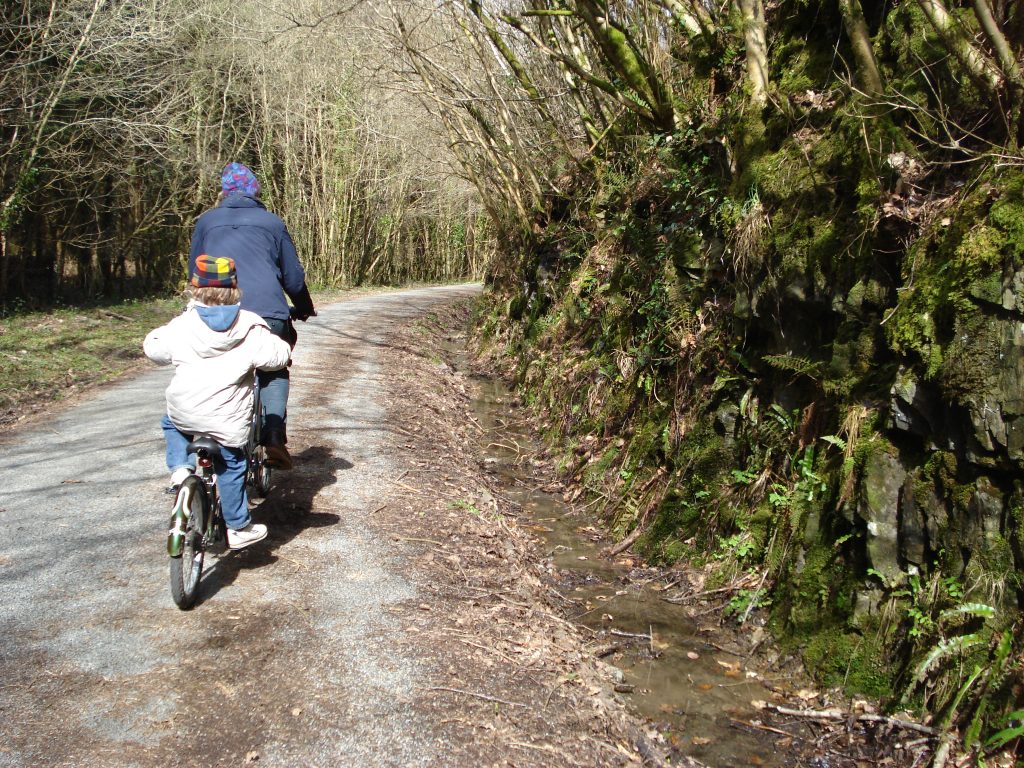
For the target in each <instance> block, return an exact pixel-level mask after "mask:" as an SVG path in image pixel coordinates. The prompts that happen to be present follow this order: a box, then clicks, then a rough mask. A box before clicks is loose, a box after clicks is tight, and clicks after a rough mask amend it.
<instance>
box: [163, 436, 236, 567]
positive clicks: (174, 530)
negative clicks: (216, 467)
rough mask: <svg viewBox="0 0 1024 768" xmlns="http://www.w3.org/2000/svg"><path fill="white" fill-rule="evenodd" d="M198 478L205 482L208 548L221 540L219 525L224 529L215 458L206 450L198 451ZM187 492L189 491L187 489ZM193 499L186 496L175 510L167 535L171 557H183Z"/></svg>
mask: <svg viewBox="0 0 1024 768" xmlns="http://www.w3.org/2000/svg"><path fill="white" fill-rule="evenodd" d="M196 476H197V477H198V478H199V479H200V480H202V482H203V486H202V487H203V493H204V494H205V496H206V498H205V499H204V502H205V504H204V506H205V508H206V527H205V530H204V531H203V542H202V546H203V548H206V547H208V546H210V545H211V544H213V543H214V542H216V541H217V540H218V539H219V538H220V534H219V533H218V530H217V528H218V525H219V526H220V528H221V529H223V527H224V526H223V523H222V522H221V521H222V519H223V518H222V517H221V511H220V497H219V495H218V493H217V475H216V474H215V473H214V471H213V457H212V456H211V455H210V454H209V452H208V451H207V450H206V449H205V448H199V449H198V450H197V451H196ZM186 492H187V489H186ZM191 501H192V500H191V498H190V497H188V496H185V498H184V499H183V502H184V503H182V504H177V505H176V506H175V509H174V516H173V517H172V518H171V528H170V530H169V531H168V533H167V554H168V555H169V556H171V557H181V553H182V548H183V546H184V543H185V529H186V527H187V525H188V516H187V514H186V512H185V510H186V509H190V508H191Z"/></svg>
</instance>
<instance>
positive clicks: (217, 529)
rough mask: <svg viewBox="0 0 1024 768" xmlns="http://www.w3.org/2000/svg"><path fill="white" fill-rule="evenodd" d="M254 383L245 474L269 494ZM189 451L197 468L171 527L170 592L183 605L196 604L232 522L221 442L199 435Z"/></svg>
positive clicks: (224, 547)
mask: <svg viewBox="0 0 1024 768" xmlns="http://www.w3.org/2000/svg"><path fill="white" fill-rule="evenodd" d="M253 389H254V396H253V413H252V421H251V422H250V426H249V439H248V440H247V441H246V444H245V458H246V473H245V477H246V484H247V485H250V486H251V487H252V488H253V490H254V491H255V495H257V496H260V497H264V496H266V495H267V493H268V492H269V491H270V480H271V474H272V473H271V468H270V467H269V466H267V463H266V452H265V450H264V448H263V446H262V445H260V434H261V431H262V421H263V409H262V406H261V402H260V393H259V385H258V383H256V382H254V383H253ZM188 452H189V453H195V454H196V471H195V472H194V473H193V474H191V475H189V476H188V477H186V478H185V480H184V481H183V482H182V483H181V485H180V486H179V488H178V492H177V494H176V495H175V497H174V507H173V509H172V511H171V521H170V529H169V530H168V533H167V555H168V556H169V557H170V581H171V598H172V599H173V600H174V603H175V605H177V606H178V607H179V608H180V609H182V610H183V611H185V610H188V609H189V608H191V607H192V606H194V605H195V602H196V598H197V597H198V594H199V580H200V577H201V576H202V573H203V561H204V559H205V557H206V553H207V552H210V553H211V554H221V553H223V552H225V551H226V550H227V525H226V524H225V522H224V516H223V514H222V513H221V503H220V494H219V493H218V490H217V475H216V473H215V472H214V460H215V459H217V458H219V456H220V445H219V444H218V443H217V441H216V440H213V439H212V438H209V437H200V438H198V439H194V440H192V442H190V443H189V444H188Z"/></svg>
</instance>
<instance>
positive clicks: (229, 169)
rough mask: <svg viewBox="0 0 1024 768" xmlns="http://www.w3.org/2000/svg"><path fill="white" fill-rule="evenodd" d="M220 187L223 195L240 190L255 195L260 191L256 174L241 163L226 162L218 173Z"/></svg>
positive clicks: (244, 193)
mask: <svg viewBox="0 0 1024 768" xmlns="http://www.w3.org/2000/svg"><path fill="white" fill-rule="evenodd" d="M220 188H221V191H223V192H224V194H225V195H230V194H231V193H232V192H241V193H242V194H243V195H249V196H250V197H256V195H258V194H259V193H260V182H259V180H258V179H257V178H256V174H254V173H253V172H252V171H250V170H249V169H248V168H247V167H245V166H244V165H242V164H241V163H228V164H227V165H225V166H224V170H223V171H221V174H220Z"/></svg>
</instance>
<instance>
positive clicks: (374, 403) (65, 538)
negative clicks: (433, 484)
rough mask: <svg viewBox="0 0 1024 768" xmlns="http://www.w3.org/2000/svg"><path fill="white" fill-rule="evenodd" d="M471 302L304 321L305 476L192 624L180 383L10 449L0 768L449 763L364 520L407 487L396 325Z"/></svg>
mask: <svg viewBox="0 0 1024 768" xmlns="http://www.w3.org/2000/svg"><path fill="white" fill-rule="evenodd" d="M477 290H478V288H477V287H476V286H460V287H454V288H440V289H423V290H416V291H406V292H402V293H396V294H390V295H384V296H374V297H368V298H361V299H357V300H351V301H346V302H343V303H340V304H335V305H333V306H331V307H328V308H325V309H324V310H323V311H322V312H321V314H320V317H318V318H316V319H314V320H312V321H311V322H309V323H307V324H305V325H302V326H300V329H299V330H300V334H301V336H300V342H299V347H298V349H297V352H296V356H295V367H294V377H295V378H294V383H293V390H292V399H291V412H292V420H291V424H290V438H291V448H292V452H293V454H294V455H295V456H296V465H297V469H296V471H295V472H293V473H290V475H287V474H285V473H279V474H278V475H277V476H276V478H275V480H276V486H277V487H276V488H275V490H274V491H273V492H272V494H271V498H270V499H268V500H267V501H265V502H262V503H260V504H259V505H257V506H256V507H255V508H254V510H253V514H254V517H255V519H256V520H262V521H265V522H267V523H268V524H269V525H270V526H271V536H270V538H269V540H268V542H267V544H266V546H260V545H257V546H256V547H254V548H252V549H251V550H246V551H244V552H240V553H232V554H229V555H227V556H225V557H224V558H222V559H221V560H219V561H216V567H215V568H214V569H213V570H212V571H211V572H210V574H209V576H208V578H206V580H205V582H204V584H203V587H202V593H201V602H200V604H199V605H198V606H197V607H196V609H195V610H193V611H191V612H188V613H183V612H180V611H178V610H177V609H176V608H175V607H174V605H173V603H172V602H171V599H170V594H169V590H168V586H167V558H166V556H165V554H164V544H165V535H166V522H167V512H168V509H169V497H168V496H165V495H163V493H162V490H163V487H164V485H165V484H166V472H165V469H164V466H163V453H162V446H163V443H162V437H161V433H160V430H159V428H158V426H157V422H158V420H159V417H160V415H161V413H162V411H163V389H164V387H165V386H166V383H167V381H168V380H169V378H170V372H169V371H168V370H154V371H151V372H147V373H145V374H142V375H140V376H137V377H135V378H133V379H131V380H130V381H126V382H124V383H121V384H119V385H117V386H114V387H111V388H109V389H106V390H104V391H103V392H102V393H100V394H99V395H98V396H97V397H95V398H94V399H92V400H90V401H89V402H86V403H83V404H81V405H78V406H76V407H73V408H69V409H65V410H62V411H61V412H60V413H59V414H58V415H55V416H54V417H52V418H51V419H48V420H42V421H37V422H36V423H35V424H34V425H33V426H32V427H31V428H29V429H24V428H23V429H21V430H19V432H18V433H16V434H15V435H14V436H12V437H9V438H8V439H7V440H6V441H5V442H4V443H3V444H0V767H5V766H36V765H89V766H157V765H160V766H163V765H211V764H225V765H228V764H230V765H238V764H243V763H245V762H247V761H248V762H253V761H255V760H257V759H258V760H259V764H260V765H320V766H347V765H351V766H357V765H358V766H362V765H374V766H376V765H381V766H385V765H394V766H417V765H441V764H444V754H445V749H446V745H445V743H444V738H443V737H440V736H437V735H436V733H437V729H436V728H435V727H434V725H433V724H432V723H430V722H424V721H423V716H422V715H418V714H417V713H416V710H415V708H413V707H410V706H407V704H408V702H409V701H410V700H411V699H412V697H413V696H414V691H415V689H416V686H417V685H418V681H419V680H421V679H422V678H423V676H424V675H426V674H427V673H428V672H429V670H428V669H426V668H425V665H429V664H430V663H431V662H430V661H427V660H424V659H423V658H413V657H410V656H409V653H408V651H407V650H403V649H402V648H400V647H399V646H398V645H397V644H396V643H395V642H393V640H394V637H395V634H396V633H397V632H398V631H399V630H400V628H399V627H397V626H396V625H395V619H394V618H393V617H392V615H391V614H390V612H389V607H390V606H393V605H395V604H397V603H399V602H406V601H408V600H409V599H413V598H415V595H416V590H417V587H416V585H415V584H413V583H410V581H408V580H407V578H406V577H405V576H403V575H402V573H401V572H400V570H399V569H398V568H396V567H394V565H395V564H394V557H393V555H391V554H390V553H389V548H388V546H387V542H381V541H378V540H376V537H374V536H372V535H370V533H369V531H368V530H367V529H366V528H365V527H364V525H363V520H364V519H365V517H366V516H367V515H370V514H371V513H372V512H373V511H374V510H375V509H376V508H377V507H378V506H379V504H381V503H382V498H383V496H384V495H385V494H386V489H387V488H388V487H389V480H393V479H394V472H393V471H392V469H391V464H390V462H389V459H388V456H387V455H385V454H384V452H383V451H382V449H381V446H382V442H381V437H382V433H381V430H382V429H384V427H383V426H382V425H383V419H382V416H383V412H382V406H381V404H380V402H379V400H378V397H377V396H378V394H379V393H380V392H381V391H382V386H381V379H382V376H384V375H385V372H384V371H383V370H381V368H380V367H379V366H378V362H377V360H378V354H379V349H378V348H379V345H380V344H381V343H382V340H383V338H384V333H385V332H386V330H387V329H388V328H389V327H391V326H392V324H394V323H399V322H406V321H408V319H409V318H412V317H415V316H416V315H418V314H421V313H422V312H424V311H425V310H426V309H428V308H429V307H430V306H432V305H434V304H435V303H437V302H440V301H446V300H449V299H451V298H453V297H456V296H467V295H471V294H473V293H475V292H476V291H477Z"/></svg>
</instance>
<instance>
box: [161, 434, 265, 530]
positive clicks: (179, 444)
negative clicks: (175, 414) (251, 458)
mask: <svg viewBox="0 0 1024 768" xmlns="http://www.w3.org/2000/svg"><path fill="white" fill-rule="evenodd" d="M160 426H161V427H162V428H163V430H164V439H165V440H166V441H167V468H168V469H169V470H171V472H173V471H174V470H176V469H179V468H180V467H192V468H193V469H195V466H196V457H195V454H192V455H189V453H188V444H189V443H190V442H192V438H191V437H190V436H189V435H186V434H185V433H184V432H182V431H181V430H180V429H178V428H177V427H176V426H174V424H173V423H172V422H171V420H170V418H168V416H167V414H164V417H163V418H162V419H161V420H160ZM220 454H221V455H220V458H217V459H214V462H213V470H214V472H216V473H217V490H218V492H219V493H220V506H221V511H222V512H223V513H224V522H225V523H226V524H227V526H228V528H231V529H232V530H235V531H237V530H238V529H240V528H245V526H247V525H248V524H249V523H250V522H252V518H251V517H249V498H248V496H247V495H246V493H245V449H244V448H230V447H229V446H226V445H222V446H221V447H220Z"/></svg>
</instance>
